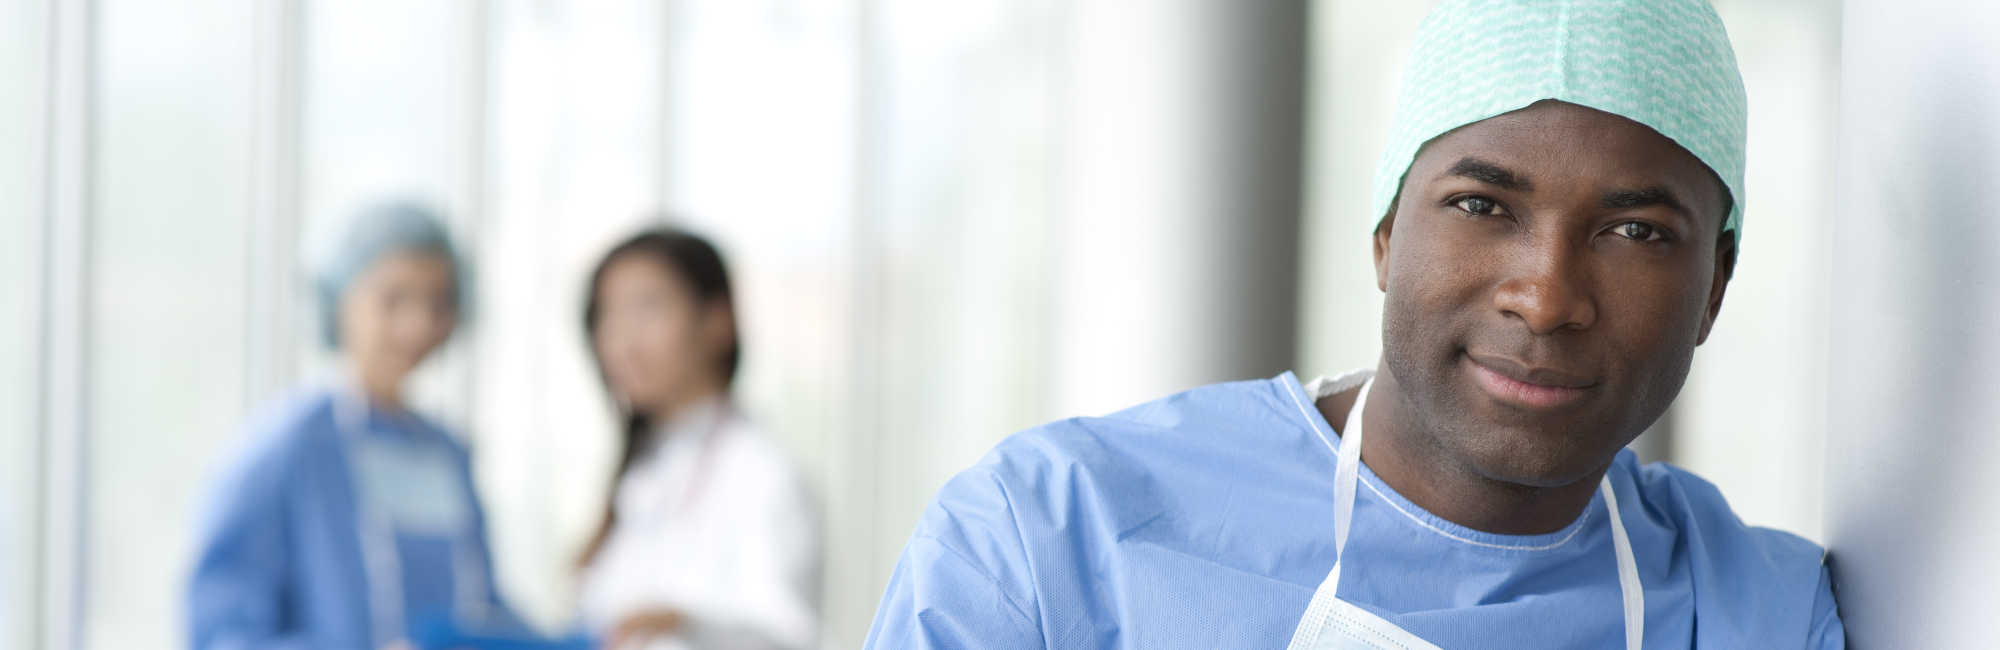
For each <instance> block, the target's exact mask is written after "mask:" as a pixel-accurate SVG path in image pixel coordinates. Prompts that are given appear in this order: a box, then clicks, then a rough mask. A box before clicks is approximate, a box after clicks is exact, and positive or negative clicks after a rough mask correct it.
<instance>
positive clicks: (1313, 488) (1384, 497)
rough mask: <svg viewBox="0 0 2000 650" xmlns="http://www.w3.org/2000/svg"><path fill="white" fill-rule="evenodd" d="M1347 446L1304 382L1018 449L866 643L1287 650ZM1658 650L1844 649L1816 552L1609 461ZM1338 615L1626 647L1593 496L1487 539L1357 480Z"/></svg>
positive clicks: (1263, 387)
mask: <svg viewBox="0 0 2000 650" xmlns="http://www.w3.org/2000/svg"><path fill="white" fill-rule="evenodd" d="M1338 442H1339V439H1338V438H1337V437H1336V434H1335V433H1334V429H1333V427H1331V426H1329V425H1328V424H1327V422H1326V420H1325V418H1324V417H1322V416H1321V415H1320V413H1319V411H1318V410H1317V409H1315V408H1313V406H1312V400H1310V399H1308V398H1307V396H1306V394H1305V392H1304V388H1303V387H1302V386H1301V385H1300V384H1299V382H1298V380H1297V379H1296V378H1294V377H1293V376H1292V374H1291V373H1286V374H1284V375H1281V376H1279V377H1276V378H1273V379H1269V380H1262V381H1246V382H1237V383H1230V384H1220V385H1215V386H1208V387H1204V388H1199V389H1196V390H1192V391H1189V392H1186V393H1182V394H1179V395H1175V396H1172V397H1168V398H1166V399H1163V400H1160V401H1156V402H1152V403H1148V404H1144V405H1141V406H1138V407H1135V408H1132V409H1129V410H1126V411H1123V412H1120V413H1116V414H1112V415H1110V416H1107V417H1102V418H1079V419H1071V420H1064V421H1061V422H1055V423H1052V424H1048V425H1044V426H1042V427H1039V428H1035V429H1030V430H1028V431H1025V432H1022V433H1020V434H1017V435H1014V436H1013V437H1010V438H1008V439H1007V440H1006V441H1004V442H1002V443H1000V445H999V446H998V447H997V448H995V449H994V450H993V451H992V452H991V453H989V454H987V456H986V457H985V458H984V459H982V460H981V461H980V462H979V463H978V464H976V465H974V466H973V467H972V468H971V469H968V470H966V471H964V472H962V473H960V474H959V475H958V476H956V477H954V478H953V479H952V480H951V481H950V482H949V483H947V484H946V485H945V487H944V488H943V490H941V491H940V492H939V493H938V496H937V499H936V501H934V502H933V503H932V504H931V506H930V508H929V509H928V510H927V511H926V512H925V513H924V515H923V518H922V520H921V521H920V522H919V523H918V524H917V528H916V532H915V533H914V534H912V535H911V537H910V540H909V543H908V545H907V546H905V547H904V549H903V554H902V558H901V560H900V561H899V562H898V564H897V566H896V571H895V574H894V576H893V577H891V578H890V583H889V588H888V592H887V593H886V594H885V595H884V596H883V598H882V603H881V606H880V608H879V609H878V610H877V611H876V614H875V622H874V626H873V629H871V630H870V632H869V635H868V641H867V647H870V648H1031V647H1048V648H1283V647H1285V645H1286V644H1287V643H1288V642H1289V641H1290V640H1291V637H1292V632H1293V630H1294V629H1295V628H1296V626H1297V624H1298V621H1299V617H1300V616H1301V615H1302V614H1303V613H1304V612H1305V609H1306V605H1307V603H1308V602H1310V601H1311V600H1312V596H1313V591H1314V589H1315V588H1317V587H1318V586H1319V583H1320V581H1321V580H1323V579H1324V578H1325V577H1326V575H1327V571H1328V570H1329V569H1330V568H1332V566H1333V561H1334V549H1333V545H1334V542H1333V535H1332V521H1333V494H1334V480H1333V474H1334V463H1335V460H1336V458H1335V455H1334V453H1333V451H1332V450H1330V449H1329V448H1328V447H1329V443H1331V444H1333V445H1336V446H1337V444H1338ZM1609 476H1610V478H1611V481H1612V482H1613V484H1614V487H1615V492H1616V494H1617V495H1618V498H1619V499H1620V501H1619V509H1620V511H1621V513H1622V514H1623V518H1624V520H1625V525H1626V527H1627V530H1628V534H1629V536H1630V538H1631V543H1632V548H1633V552H1634V554H1635V556H1636V558H1637V561H1638V569H1639V573H1640V579H1641V583H1642V584H1643V585H1644V590H1645V605H1646V625H1645V647H1648V648H1654V647H1658V648H1686V647H1690V646H1695V647H1704V648H1751V647H1758V648H1840V647H1843V640H1842V629H1841V624H1840V618H1839V616H1838V615H1837V614H1836V612H1835V609H1834V602H1833V595H1832V592H1831V590H1830V587H1829V582H1828V579H1827V574H1826V570H1825V568H1824V566H1823V562H1822V560H1823V556H1824V553H1823V552H1822V550H1821V549H1820V548H1819V547H1818V546H1816V545H1814V544H1812V543H1811V542H1808V541H1806V540H1804V539H1801V538H1799V537H1797V536H1794V535H1790V534H1787V533H1782V532H1778V531H1774V530H1768V529H1762V528H1752V527H1748V526H1745V525H1744V524H1743V523H1742V522H1741V521H1740V520H1738V519H1737V518H1736V516H1735V515H1734V514H1732V513H1731V512H1730V510H1729V506H1728V505H1727V504H1726V503H1725V502H1724V501H1723V499H1722V495H1721V494H1720V493H1718V492H1717V491H1716V489H1715V487H1714V486H1713V485H1711V484H1709V483H1708V482H1706V481H1703V480H1701V479H1700V478H1697V477H1695V476H1694V475H1692V474H1689V473H1687V472H1686V471H1684V470H1681V469H1679V468H1676V467H1672V466H1670V465H1666V464H1661V463H1655V464H1652V465H1646V466H1643V467H1642V466H1640V465H1639V464H1638V463H1637V461H1636V460H1634V458H1633V456H1632V453H1631V452H1630V451H1624V452H1620V453H1619V455H1618V457H1617V460H1616V461H1615V462H1614V464H1613V466H1612V468H1611V470H1610V472H1609ZM1361 484H1362V487H1360V488H1358V489H1357V490H1356V498H1355V511H1354V532H1353V533H1352V535H1351V537H1350V539H1349V541H1348V549H1347V550H1348V553H1349V554H1350V558H1349V562H1347V563H1346V565H1345V566H1344V568H1343V570H1342V576H1341V584H1340V595H1341V597H1342V598H1343V599H1345V600H1349V601H1352V602H1355V603H1356V604H1358V605H1361V606H1362V607H1364V608H1366V609H1368V610H1370V611H1372V612H1374V613H1376V614H1378V615H1380V616H1382V617H1384V618H1386V619H1388V620H1390V621H1392V622H1394V623H1395V624H1397V625H1398V626H1400V627H1402V628H1403V629H1405V630H1408V631H1410V632H1412V633H1415V634H1416V635H1418V636H1420V637H1422V638H1424V639H1426V640H1428V641H1430V642H1431V643H1434V644H1437V645H1438V646H1441V647H1444V648H1614V647H1623V645H1624V640H1623V639H1624V637H1623V634H1624V627H1623V620H1624V618H1623V611H1622V609H1621V601H1620V596H1619V586H1618V567H1617V560H1616V555H1615V554H1614V552H1613V550H1612V540H1611V531H1610V530H1609V529H1608V527H1607V523H1606V522H1607V519H1606V516H1605V507H1604V503H1603V502H1602V499H1603V493H1602V492H1601V491H1600V492H1599V494H1598V496H1597V497H1596V498H1595V499H1593V501H1592V503H1591V505H1590V507H1589V508H1587V509H1586V510H1585V512H1584V514H1583V515H1582V516H1580V517H1579V518H1578V519H1577V520H1576V521H1575V522H1574V523H1572V524H1571V525H1570V526H1569V527H1567V528H1565V529H1563V530H1560V531H1556V532H1554V533H1550V534H1547V535H1527V536H1515V535H1495V534H1491V533H1483V532H1479V531H1476V530H1472V529H1468V528H1466V527H1463V526H1459V525H1457V524H1453V523H1451V522H1449V521H1445V520H1443V519H1441V518H1438V517H1437V516H1435V515H1432V514H1430V513H1428V512H1425V511H1424V510H1423V509H1422V508H1420V507H1418V506H1417V505H1416V504H1414V503H1412V502H1410V501H1409V500H1408V499H1405V498H1403V497H1402V496H1401V495H1399V494H1397V493H1396V492H1395V491H1394V490H1392V489H1390V488H1389V486H1388V485H1387V484H1385V483H1383V482H1382V480H1381V479H1380V478H1378V477H1376V476H1375V475H1374V473H1373V472H1371V471H1369V470H1368V468H1367V467H1366V465H1365V464H1364V465H1363V466H1362V467H1361Z"/></svg>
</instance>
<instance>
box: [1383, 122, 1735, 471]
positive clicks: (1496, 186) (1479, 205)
mask: <svg viewBox="0 0 2000 650" xmlns="http://www.w3.org/2000/svg"><path fill="white" fill-rule="evenodd" d="M1726 197H1727V195H1726V194H1725V191H1724V189H1723V187H1722V184H1721V183H1720V181H1719V180H1717V178H1716V177H1715V175H1714V174H1713V172H1711V171H1710V170H1709V169H1708V167H1707V166H1705V165H1703V164H1702V163H1701V161H1700V160H1699V159H1697V158H1695V157H1694V156H1693V155H1692V154H1690V153H1688V152H1687V151H1686V150H1685V149H1682V148H1681V147H1680V146H1679V145H1677V144H1675V143H1674V142H1673V141H1672V140H1669V139H1668V138H1666V137H1665V136H1662V135H1660V134H1659V133H1657V132H1655V131H1653V130H1652V129H1649V128H1647V127H1645V126H1643V125H1640V124H1639V123H1637V122H1633V121H1630V120H1627V119H1625V118H1622V117H1618V116H1615V115H1612V114H1609V113H1604V112H1601V111H1597V110H1593V109H1589V108H1584V107H1580V106H1576V105H1574V104H1567V103H1562V102H1555V101H1545V102H1540V103H1537V104H1535V105H1533V106H1530V107H1528V108H1525V109H1522V110H1519V111H1515V112H1512V113H1508V114H1505V115H1501V116H1498V117H1494V118H1491V119H1487V120H1484V121H1481V122H1477V123H1474V124H1470V125H1467V126H1464V127H1461V128H1459V129H1457V130H1455V131H1452V132H1450V133H1447V134H1445V135H1443V136H1439V137H1438V138H1437V139H1436V140H1433V141H1431V142H1430V143H1429V144H1427V145H1425V147H1424V148H1423V150H1422V151H1421V152H1419V153H1418V155H1417V157H1416V160H1415V161H1414V162H1413V163H1412V164H1411V166H1410V170H1409V173H1408V175H1407V176H1406V177H1405V180H1404V184H1403V189H1402V193H1401V194H1400V195H1399V196H1398V198H1397V201H1396V208H1395V211H1394V213H1393V216H1392V218H1391V219H1390V220H1389V221H1387V222H1385V223H1384V224H1383V226H1382V228H1381V229H1380V230H1379V231H1377V233H1376V236H1375V268H1376V282H1377V284H1378V285H1379V286H1380V287H1381V289H1382V290H1383V291H1384V292H1386V304H1385V306H1384V308H1383V324H1382V339H1383V358H1384V361H1385V363H1386V365H1387V366H1388V369H1389V372H1391V373H1392V374H1393V375H1394V378H1395V380H1396V383H1397V384H1398V385H1399V386H1400V387H1401V390H1400V391H1399V394H1400V396H1401V398H1402V400H1403V403H1402V404H1401V406H1402V408H1399V409H1398V412H1399V413H1402V414H1407V415H1408V416H1410V417H1414V418H1415V419H1416V420H1417V421H1415V422H1408V423H1400V422H1399V424H1398V426H1397V428H1398V429H1399V430H1402V431H1405V432H1406V433H1408V434H1410V435H1415V436H1422V437H1425V438H1427V439H1426V440H1424V441H1423V443H1424V444H1426V445H1427V446H1429V447H1430V448H1432V449H1434V450H1435V451H1436V452H1438V453H1439V454H1440V456H1441V457H1440V460H1441V461H1443V462H1447V463H1454V464H1456V465H1457V466H1459V467H1462V468H1466V469H1470V470H1471V471H1474V472H1476V473H1477V474H1479V475H1481V476H1484V477H1486V478H1489V479H1493V480H1498V481H1504V482H1508V483H1515V484H1521V485H1530V486H1539V487H1553V486H1559V485H1567V484H1570V483H1573V482H1575V481H1577V480H1581V479H1584V478H1587V477H1589V476H1591V475H1592V474H1593V473H1594V472H1596V471H1597V470H1599V469H1602V468H1603V467H1604V466H1606V465H1608V464H1609V463H1610V462H1611V459H1612V457H1613V456H1614V455H1616V454H1617V452H1618V450H1619V449H1620V448H1622V447H1624V446H1625V445H1626V443H1629V442H1631V441H1632V439H1633V438H1635V437H1637V436H1638V435H1639V433H1640V432H1641V431H1644V430H1645V429H1646V427H1647V426H1649V425H1650V424H1651V423H1652V422H1653V421H1654V420H1656V419H1658V418H1659V416H1660V414H1661V413H1663V412H1665V411H1666V408H1667V405H1668V404H1670V403H1672V402H1673V400H1674V396H1675V395H1676V394H1678V393H1679V392H1680V388H1681V384H1682V382H1683V381H1685V380H1686V378H1687V371H1688V364H1689V362H1690V361H1691V360H1692V359H1693V356H1694V348H1695V346H1696V345H1699V344H1700V343H1701V342H1702V341H1703V340H1704V339H1706V338H1707V336H1708V331H1709V328H1710V326H1711V325H1713V323H1714V321H1715V316H1716V313H1717V312H1718V310H1720V309H1721V305H1722V293H1723V287H1724V285H1725V284H1726V282H1727V274H1726V272H1725V270H1724V268H1723V266H1722V260H1724V259H1726V255H1724V253H1725V252H1727V249H1726V248H1725V247H1732V246H1734V244H1733V242H1728V241H1722V242H1721V243H1720V244H1719V243H1718V235H1719V234H1720V229H1721V227H1722V222H1723V219H1724V218H1725V216H1726V214H1725V212H1724V210H1725V208H1724V206H1725V204H1726V201H1727V198H1726Z"/></svg>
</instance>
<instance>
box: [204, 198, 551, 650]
mask: <svg viewBox="0 0 2000 650" xmlns="http://www.w3.org/2000/svg"><path fill="white" fill-rule="evenodd" d="M324 252H325V253H327V254H326V255H325V258H324V259H323V260H321V261H320V263H319V264H317V265H316V266H317V268H315V269H314V273H313V275H314V277H313V288H314V293H315V294H316V295H315V297H316V299H317V301H318V307H319V315H320V325H321V330H322V335H323V338H324V342H325V344H326V345H327V346H328V347H329V348H331V349H333V350H335V351H336V352H337V353H338V355H339V357H340V360H341V372H340V373H338V376H337V377H336V378H334V379H330V380H326V381H323V382H318V383H317V384H316V385H313V386H309V387H307V388H304V389H302V390H299V391H297V392H296V393H294V394H292V395H290V396H289V397H287V398H285V399H282V400H281V401H280V402H279V403H277V404H273V405H271V406H269V407H268V408H266V409H264V410H263V411H262V412H261V413H259V414H257V415H255V416H254V417H253V418H252V419H251V420H250V422H249V424H248V432H247V435H246V436H245V437H246V439H245V440H244V441H243V445H242V448H241V449H239V450H238V451H237V453H236V454H235V456H234V458H233V461H232V462H231V463H230V464H229V466H228V467H227V469H226V470H225V471H224V472H223V473H222V474H221V475H220V476H219V477H218V480H217V481H216V482H215V484H214V485H213V486H212V490H211V493H210V501H209V503H208V507H207V510H206V514H205V517H204V518H203V520H202V522H201V524H200V529H199V540H198V542H197V546H196V548H197V553H196V557H195V563H194V567H193V573H192V576H191V579H190V581H189V582H188V586H187V589H188V592H187V605H188V608H187V625H188V634H189V637H188V640H189V643H190V645H191V646H192V647H193V648H196V649H197V650H212V649H222V648H258V649H274V648H286V649H292V648H296V649H307V648H407V647H414V646H413V644H412V642H411V640H410V639H411V638H412V634H413V631H415V630H422V629H429V628H433V627H435V626H437V625H439V624H440V622H445V623H448V624H449V625H450V626H453V627H456V626H476V627H479V628H482V629H499V630H510V631H515V632H519V631H523V630H524V629H525V628H523V627H522V626H521V624H520V622H519V619H518V618H516V617H515V615H514V614H513V612H511V611H510V610H509V608H508V607H507V605H506V604H505V603H504V602H502V600H501V598H500V595H499V593H498V592H497V590H496V587H495V585H494V578H493V570H492V559H491V556H490V553H489V550H488V548H487V545H486V522H485V517H484V513H483V511H482V510H481V508H480V505H479V501H478V499H477V496H476V495H475V493H474V489H473V483H472V472H471V466H470V462H469V457H468V455H467V452H466V449H465V447H464V446H463V445H462V444H461V443H460V442H459V441H457V440H456V439H454V438H453V437H452V435H451V434H450V433H448V432H446V431H445V430H444V429H443V428H441V427H439V426H438V425H437V424H436V423H434V422H432V421H431V420H429V419H427V418H425V417H423V416H421V415H419V414H417V413H415V412H413V411H411V410H410V409H409V407H408V406H407V404H406V403H405V401H404V398H403V392H404V384H405V382H406V380H407V379H408V378H409V376H410V374H411V372H412V371H413V370H415V369H416V368H417V367H418V366H419V365H420V364H421V363H422V362H423V361H424V360H425V359H427V358H429V357H430V356H431V354H432V353H433V352H435V351H436V350H437V349H438V347H439V346H440V345H442V344H443V343H444V342H445V340H446V339H447V338H448V337H450V335H451V333H452V331H453V330H454V329H455V328H456V327H457V326H458V324H459V322H460V320H461V317H462V315H463V313H464V311H465V308H466V300H465V296H466V295H467V293H468V292H469V290H470V289H469V287H468V286H467V282H466V278H467V272H466V266H465V263H464V261H463V260H461V259H460V257H459V256H458V254H457V253H456V252H455V249H454V248H453V246H452V243H451V240H450V238H449V236H448V235H447V233H446V231H445V228H444V226H443V225H442V224H441V223H440V221H439V219H438V217H437V216H436V215H435V214H433V213H432V212H430V211H429V210H427V209H425V208H423V207H420V206H418V205H416V204H412V203H384V204H379V205H375V206H373V207H371V208H368V209H366V210H364V211H363V212H361V213H360V214H359V215H358V216H357V218H355V219H354V220H353V221H352V222H351V223H350V224H348V228H347V229H346V231H345V232H344V233H343V235H342V236H341V237H339V238H338V239H337V240H335V246H333V247H331V248H330V249H327V250H326V251H324Z"/></svg>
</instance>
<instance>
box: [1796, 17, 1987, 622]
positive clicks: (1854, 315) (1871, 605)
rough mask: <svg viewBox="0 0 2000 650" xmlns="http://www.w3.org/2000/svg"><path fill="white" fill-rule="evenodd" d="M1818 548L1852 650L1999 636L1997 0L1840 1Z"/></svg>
mask: <svg viewBox="0 0 2000 650" xmlns="http://www.w3.org/2000/svg"><path fill="white" fill-rule="evenodd" d="M1846 10H1847V15H1846V23H1847V27H1846V31H1845V34H1844V45H1843V51H1842V65H1843V73H1842V75H1841V90H1840V99H1841V117H1840V146H1839V150H1838V152H1839V153H1838V160H1839V171H1838V174H1837V177H1836V178H1837V181H1838V185H1837V187H1838V189H1837V191H1835V192H1834V193H1833V195H1832V198H1833V205H1834V209H1833V210H1832V211H1831V217H1832V219H1833V220H1834V226H1835V227H1834V238H1833V259H1834V260H1835V261H1836V264H1835V265H1834V267H1833V271H1832V275H1833V283H1834V286H1836V287H1839V291H1838V292H1837V294H1836V296H1837V297H1836V299H1835V300H1834V301H1833V303H1832V309H1831V312H1832V314H1831V319H1830V321H1831V324H1832V346H1831V350H1832V352H1833V356H1832V363H1831V368H1830V369H1831V375H1832V381H1831V382H1830V384H1831V387H1832V390H1831V393H1830V397H1831V399H1830V401H1829V409H1828V421H1829V423H1830V429H1831V431H1830V434H1831V435H1830V436H1829V438H1828V441H1827V445H1828V449H1829V452H1830V453H1829V454H1828V460H1827V465H1826V476H1827V480H1826V490H1827V493H1828V497H1827V498H1828V515H1827V518H1828V519H1827V521H1828V527H1827V541H1828V543H1829V545H1830V546H1831V550H1832V554H1833V555H1832V561H1833V571H1834V580H1835V584H1834V586H1835V590H1836V593H1837V594H1838V595H1839V598H1840V609H1841V614H1842V616H1843V617H1844V618H1845V621H1846V623H1847V633H1848V640H1849V641H1850V642H1852V643H1853V645H1854V647H1856V648H1861V649H1864V650H1866V649H1871V648H1973V647H1989V646H1991V645H1992V644H1993V633H1992V627H1993V626H1992V623H1993V614H1994V612H1996V611H2000V597H1996V596H1995V595H1994V589H1993V585H1994V584H1995V583H1996V582H2000V560H1996V559H1995V555H1994V553H1993V549H1994V548H1995V546H1996V545H2000V505H1997V504H1996V503H1995V495H2000V472H1995V471H1994V470H1993V465H1994V464H1995V463H1996V462H2000V437H1996V436H1995V435H1994V434H1995V433H1996V432H2000V428H1996V427H1995V426H1994V423H1995V422H2000V399H1996V398H2000V370H1996V368H2000V341H1997V340H1996V338H1995V336H1994V334H1995V333H1996V332H2000V256H1996V254H1995V251H1996V250H2000V222H1996V221H1995V220H1994V218H1993V216H1992V214H1991V210H1990V209H1989V208H1988V204H1989V199H1990V197H1991V196H1992V195H1993V192H1994V190H1995V187H1996V184H1995V182H1994V179H1995V178H2000V154H1996V152H2000V41H1996V40H1995V39H1994V38H1993V34H1994V33H1995V31H1996V30H2000V6H1995V5H1993V4H1989V3H1964V2H1950V1H1948V0H1896V1H1893V2H1891V1H1887V0H1848V2H1847V5H1846Z"/></svg>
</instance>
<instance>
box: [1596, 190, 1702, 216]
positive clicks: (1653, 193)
mask: <svg viewBox="0 0 2000 650" xmlns="http://www.w3.org/2000/svg"><path fill="white" fill-rule="evenodd" d="M1597 205H1598V206H1599V207H1602V208H1604V209H1606V210H1623V209H1626V208H1641V207H1647V206H1654V205H1658V206H1665V207H1667V208H1668V209H1671V210H1673V211H1675V212H1679V213H1681V214H1682V215H1685V216H1690V217H1692V216H1694V215H1693V213H1691V212H1688V209H1687V206H1686V205H1685V204H1682V203H1681V200H1680V199H1679V198H1677V197H1675V196H1674V193H1673V192H1670V191H1667V188H1664V187H1648V188H1643V189H1636V190H1614V191H1610V192H1605V193H1604V196H1601V197H1599V198H1598V199H1597Z"/></svg>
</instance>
